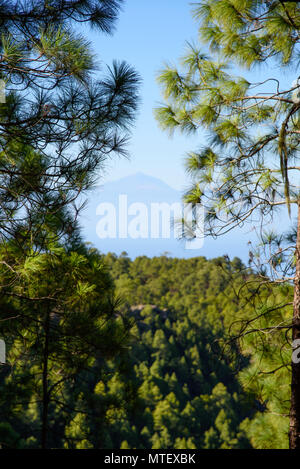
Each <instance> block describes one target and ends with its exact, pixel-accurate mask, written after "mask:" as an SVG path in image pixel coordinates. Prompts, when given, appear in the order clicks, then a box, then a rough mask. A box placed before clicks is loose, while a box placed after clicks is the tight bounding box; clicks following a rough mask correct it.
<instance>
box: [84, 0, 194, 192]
mask: <svg viewBox="0 0 300 469" xmlns="http://www.w3.org/2000/svg"><path fill="white" fill-rule="evenodd" d="M191 9H192V6H191V4H190V2H189V1H187V0H151V1H149V0H126V1H125V2H124V7H123V11H122V12H121V14H120V18H119V21H118V24H117V29H116V32H115V33H114V35H113V36H112V37H109V36H104V35H102V34H100V33H92V34H89V37H90V40H91V41H92V44H93V47H94V49H95V51H96V53H97V56H98V59H100V60H101V62H102V65H104V64H105V63H107V64H109V63H111V61H112V60H113V59H117V60H126V61H127V62H128V63H129V64H131V65H133V66H134V67H135V68H136V70H137V71H138V72H139V73H140V75H141V77H142V79H143V84H142V87H141V98H142V104H141V107H140V112H139V117H138V120H137V122H136V126H135V128H134V130H133V135H132V143H131V145H130V147H129V150H130V155H131V159H130V161H128V160H127V161H126V160H122V159H120V160H119V159H118V160H116V161H112V162H110V163H109V165H108V167H107V173H106V176H105V180H112V179H113V180H116V179H119V178H121V177H124V176H127V175H129V174H132V173H135V172H143V173H146V174H148V175H151V176H155V177H158V178H160V179H162V180H163V181H165V182H167V183H168V184H169V185H170V186H173V187H175V188H177V189H179V190H182V189H184V188H185V187H186V186H187V185H188V181H187V177H186V175H185V173H184V169H183V158H184V155H185V153H186V152H187V151H189V150H192V149H194V148H195V145H194V143H196V142H197V141H198V140H196V139H194V138H187V137H183V136H180V135H179V134H176V137H174V138H172V139H171V138H169V137H168V135H167V134H166V133H164V132H162V131H161V130H160V129H159V128H158V125H157V123H156V121H155V119H154V117H153V108H154V107H155V105H156V104H158V102H160V101H161V96H160V91H159V87H158V85H157V82H156V76H157V72H158V70H159V69H160V68H162V66H163V63H164V62H166V61H170V62H172V61H176V59H177V58H178V57H179V56H180V55H181V54H182V52H183V49H184V46H185V42H186V41H187V40H192V39H195V38H196V37H197V25H196V23H195V21H194V20H193V18H192V15H191ZM105 180H103V181H101V182H104V181H105Z"/></svg>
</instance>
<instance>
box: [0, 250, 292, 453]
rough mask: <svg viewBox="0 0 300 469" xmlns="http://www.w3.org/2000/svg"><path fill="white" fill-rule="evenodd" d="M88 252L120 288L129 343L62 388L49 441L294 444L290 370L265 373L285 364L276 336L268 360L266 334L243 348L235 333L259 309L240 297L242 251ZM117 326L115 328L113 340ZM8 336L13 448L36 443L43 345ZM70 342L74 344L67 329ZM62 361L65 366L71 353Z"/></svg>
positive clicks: (166, 445)
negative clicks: (193, 254) (185, 255)
mask: <svg viewBox="0 0 300 469" xmlns="http://www.w3.org/2000/svg"><path fill="white" fill-rule="evenodd" d="M89 256H93V257H94V259H95V258H97V259H98V262H99V263H100V264H101V265H102V275H103V272H106V274H105V275H106V278H107V282H111V289H112V291H114V295H115V297H116V298H118V299H117V300H116V301H117V303H118V312H117V313H114V314H116V315H117V316H120V317H122V318H123V319H122V327H121V325H120V330H121V329H122V332H123V333H124V336H122V346H121V348H120V351H119V353H118V355H117V356H116V357H115V358H109V357H108V358H104V355H102V356H101V354H99V353H98V354H97V355H96V357H95V359H92V358H90V360H89V362H88V363H86V362H84V367H83V366H82V367H81V368H79V369H78V370H77V372H75V373H74V370H73V373H71V374H72V378H70V379H66V380H65V381H64V382H63V386H62V387H60V386H57V388H59V389H57V390H55V391H54V395H52V398H53V400H52V402H51V404H50V409H49V425H48V431H49V437H48V438H49V445H50V447H56V448H107V449H108V448H124V449H125V448H131V449H133V448H147V449H151V448H153V449H171V448H177V449H185V448H188V449H193V448H198V449H200V448H227V449H229V448H251V447H252V448H253V447H254V448H278V447H287V445H288V417H287V415H286V416H284V414H285V412H286V411H288V410H287V409H288V402H287V400H288V397H289V372H288V371H287V369H286V367H284V368H283V369H282V371H279V374H278V372H277V373H276V374H273V373H271V374H266V375H265V377H264V376H262V375H260V372H262V373H268V372H269V371H271V370H272V367H276V363H275V362H276V360H278V350H277V353H276V355H275V354H274V351H276V347H277V345H276V337H274V334H273V336H272V339H271V341H270V343H268V342H266V343H265V342H264V346H263V349H264V355H263V356H264V358H263V361H262V358H261V355H260V353H259V347H258V346H257V343H258V342H259V340H260V338H259V335H258V334H256V335H255V334H249V338H250V339H249V340H248V339H247V340H246V342H243V344H244V345H243V349H241V348H240V345H238V343H237V342H231V343H230V342H228V337H229V336H228V331H229V330H230V326H231V325H232V324H233V323H234V322H236V323H237V324H238V325H237V328H236V331H238V330H240V324H242V323H243V322H244V320H245V318H246V317H247V316H248V317H249V312H250V308H252V307H253V306H252V305H250V303H249V305H248V307H247V303H248V297H247V295H246V293H245V294H244V296H243V295H240V297H239V298H237V293H236V290H237V288H238V287H239V288H240V287H241V286H242V285H243V284H247V282H249V280H251V277H252V276H253V274H252V273H251V271H250V270H249V269H245V267H244V266H243V265H242V263H241V261H240V260H239V259H234V260H233V261H230V260H229V259H228V258H226V257H224V258H218V259H214V260H206V259H205V258H204V257H199V258H193V259H189V260H185V259H175V258H169V257H166V256H161V257H156V258H152V259H150V258H147V257H139V258H136V259H135V260H134V261H132V260H130V259H129V258H128V257H127V255H126V254H125V253H124V254H123V255H121V256H119V257H118V256H116V255H114V254H107V255H105V256H100V255H99V254H98V253H97V252H96V251H95V250H91V252H90V254H89ZM253 278H255V276H253ZM109 279H110V280H109ZM91 282H92V283H93V280H92V279H91ZM106 288H107V285H106ZM275 290H276V287H275V286H274V290H273V291H272V292H271V291H270V290H269V291H268V292H266V294H267V295H268V297H269V300H268V301H270V303H269V304H270V305H271V303H272V301H276V302H277V303H278V301H279V299H280V296H281V297H282V298H281V299H282V300H283V301H284V300H285V299H286V295H288V294H290V292H288V291H283V290H282V288H281V287H280V291H278V292H276V291H275ZM272 297H273V298H272ZM275 297H276V298H275ZM245 300H246V301H245ZM260 301H261V300H260ZM276 314H278V313H276ZM280 314H281V315H282V316H284V313H283V312H281V313H280ZM277 319H278V317H277ZM56 320H57V319H56ZM238 320H241V323H239V321H238ZM52 321H54V322H55V318H53V319H52ZM111 327H112V324H111ZM87 332H88V329H87ZM56 333H57V332H56ZM108 335H109V334H108ZM233 335H234V331H233ZM113 336H114V334H113V328H112V329H111V337H110V339H111V340H112V341H113ZM125 336H126V343H125V342H124V337H125ZM253 337H254V338H253ZM110 339H109V338H108V339H107V338H106V341H107V342H106V347H107V346H108V344H109V340H110ZM279 339H280V338H279ZM7 340H8V343H9V344H10V351H9V361H10V363H12V367H11V373H9V374H8V375H7V377H6V378H5V377H4V371H2V375H1V378H2V379H1V387H2V389H1V392H0V412H1V421H2V422H5V423H1V424H0V436H1V438H0V440H1V442H2V445H4V446H7V447H25V448H26V447H37V446H38V445H39V428H40V425H41V421H40V419H41V413H40V402H39V399H40V396H39V389H38V386H37V384H38V383H37V381H36V380H35V377H34V376H35V372H36V371H37V363H36V353H37V348H36V347H37V345H38V344H37V343H35V344H32V345H31V346H32V351H31V352H30V351H29V352H27V353H26V354H25V352H24V350H25V349H23V352H24V356H22V347H21V346H20V339H19V338H18V335H17V334H15V331H14V330H13V329H11V331H10V339H9V338H8V335H7ZM23 340H26V339H23ZM64 340H65V341H66V345H67V346H68V338H67V339H66V338H64ZM71 345H72V344H71ZM75 346H76V344H75ZM78 352H79V353H78V356H77V358H76V359H77V360H80V353H81V355H82V356H81V358H82V359H83V357H84V350H81V351H78ZM28 353H29V354H28ZM55 353H56V352H55V346H54V350H53V363H51V364H50V366H49V382H52V383H55V379H56V375H57V373H58V372H59V365H58V364H57V363H55V360H56V359H57V357H56V356H55ZM105 353H106V355H107V350H106V352H105ZM71 354H72V351H71V350H70V355H71ZM273 354H274V355H275V358H274V356H273ZM30 356H31V359H30ZM14 359H15V360H16V359H17V363H16V362H15V363H14ZM28 360H29V361H28ZM64 360H65V363H63V366H64V368H65V371H66V368H67V367H68V366H69V367H70V366H71V364H69V363H68V362H69V361H70V356H67V355H65V356H64ZM13 363H14V364H13ZM253 370H254V372H253ZM56 391H57V393H56ZM8 395H9V399H7V398H8ZM62 399H64V402H61V401H62Z"/></svg>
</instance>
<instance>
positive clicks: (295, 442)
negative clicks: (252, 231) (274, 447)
mask: <svg viewBox="0 0 300 469" xmlns="http://www.w3.org/2000/svg"><path fill="white" fill-rule="evenodd" d="M293 309H294V313H293V341H294V340H299V339H300V199H299V200H298V226H297V242H296V277H295V292H294V305H293ZM291 391H292V394H291V413H290V449H300V363H292V389H291Z"/></svg>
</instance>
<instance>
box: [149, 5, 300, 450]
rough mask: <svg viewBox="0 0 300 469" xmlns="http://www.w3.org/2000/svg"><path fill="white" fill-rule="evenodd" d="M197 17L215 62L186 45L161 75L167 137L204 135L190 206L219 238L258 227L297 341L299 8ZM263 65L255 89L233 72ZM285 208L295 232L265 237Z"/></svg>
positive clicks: (224, 8)
mask: <svg viewBox="0 0 300 469" xmlns="http://www.w3.org/2000/svg"><path fill="white" fill-rule="evenodd" d="M194 15H195V18H196V19H197V21H199V25H200V29H199V32H200V38H201V40H202V42H204V43H207V44H208V45H209V46H210V51H211V53H212V54H213V56H212V57H211V56H209V55H208V54H207V53H206V52H203V51H202V50H200V49H199V48H198V46H197V45H193V44H189V45H188V48H187V52H186V54H185V56H184V57H183V59H182V61H181V68H179V69H178V68H176V67H173V66H170V65H168V66H166V68H165V69H164V70H163V71H162V73H161V74H160V77H159V82H160V84H161V85H162V88H163V92H164V98H165V102H166V104H165V105H163V106H161V107H160V108H159V109H157V111H156V114H157V118H158V120H159V122H160V124H161V126H162V128H164V129H166V130H169V131H171V132H172V131H174V130H175V129H177V128H178V129H180V130H181V131H183V132H197V131H198V130H199V129H205V130H206V131H207V133H208V144H207V145H206V146H203V147H202V148H200V149H199V150H198V151H195V152H191V153H190V154H189V156H188V158H187V161H186V167H187V171H188V172H189V173H190V174H191V175H192V177H193V179H194V184H193V187H192V188H191V190H190V191H189V193H188V194H187V195H186V201H187V202H190V203H193V204H196V203H202V204H203V205H204V206H205V207H206V213H207V216H206V231H207V234H210V235H213V236H216V235H220V234H223V233H226V232H228V231H230V230H231V229H233V228H234V227H236V226H242V225H243V224H245V223H246V222H250V223H251V224H252V225H254V226H255V224H257V220H259V226H260V228H259V229H261V231H262V232H263V236H262V244H263V250H264V251H265V252H266V251H268V257H267V258H266V259H265V261H264V262H265V263H266V262H268V265H269V268H266V266H265V265H263V262H261V263H260V266H259V271H258V273H259V275H260V276H261V280H262V282H263V283H265V284H266V283H268V282H269V281H270V278H269V277H270V274H271V275H273V274H276V277H275V279H276V282H282V283H287V284H288V283H289V282H290V281H291V279H293V281H294V284H295V288H294V304H293V309H294V314H293V319H292V320H291V321H290V322H289V323H287V322H285V324H284V325H281V327H282V328H285V329H286V331H287V333H288V332H289V331H290V330H291V329H292V339H293V340H296V339H299V338H300V195H299V170H300V167H299V133H300V121H299V110H300V99H299V90H300V81H299V79H298V73H297V69H296V66H297V64H296V62H297V58H298V53H299V41H300V35H299V31H300V7H299V3H298V2H284V1H277V0H273V1H272V0H271V1H268V2H265V1H264V2H263V1H261V2H258V1H256V0H217V1H212V0H206V1H202V2H201V3H198V4H196V6H195V10H194ZM276 63H277V64H279V65H280V66H281V67H285V68H286V70H289V72H290V74H291V77H293V78H291V83H290V85H289V86H284V85H282V84H281V83H280V81H279V80H278V78H277V77H274V76H272V68H273V66H274V64H276ZM259 64H264V65H265V68H264V77H263V78H262V79H261V80H260V82H259V83H250V81H249V79H246V78H245V77H243V76H240V75H237V73H238V71H237V67H242V66H244V67H247V68H248V69H250V70H252V69H253V68H254V66H256V65H259ZM233 66H234V67H235V68H234V69H233ZM230 68H231V70H230ZM293 80H294V81H293ZM284 206H287V210H288V212H289V213H290V216H291V217H292V215H293V214H294V213H296V215H297V219H298V222H297V223H296V227H295V226H292V224H291V227H288V226H287V227H285V226H282V231H281V232H280V233H279V234H278V235H276V234H274V233H270V234H267V233H265V228H264V227H265V225H267V224H268V222H269V221H272V220H273V216H274V213H276V212H277V211H278V208H279V207H284ZM285 228H286V230H285ZM250 254H251V260H252V261H253V260H255V255H254V253H253V252H251V253H250ZM278 306H280V305H278ZM265 314H267V313H266V312H265ZM276 326H278V324H273V330H275V329H276ZM270 329H271V330H272V327H271V328H270ZM270 329H269V330H270ZM290 447H291V448H299V447H300V368H299V365H297V364H295V363H293V364H292V397H291V421H290Z"/></svg>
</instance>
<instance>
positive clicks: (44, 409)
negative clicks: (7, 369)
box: [41, 309, 50, 449]
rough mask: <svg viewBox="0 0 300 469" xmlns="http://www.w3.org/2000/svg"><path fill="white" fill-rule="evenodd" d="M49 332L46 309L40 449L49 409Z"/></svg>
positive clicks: (44, 443)
mask: <svg viewBox="0 0 300 469" xmlns="http://www.w3.org/2000/svg"><path fill="white" fill-rule="evenodd" d="M49 332H50V313H49V310H48V309H47V312H46V314H45V325H44V333H45V343H44V354H43V400H42V435H41V443H42V449H46V448H47V435H48V409H49V392H48V360H49Z"/></svg>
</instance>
